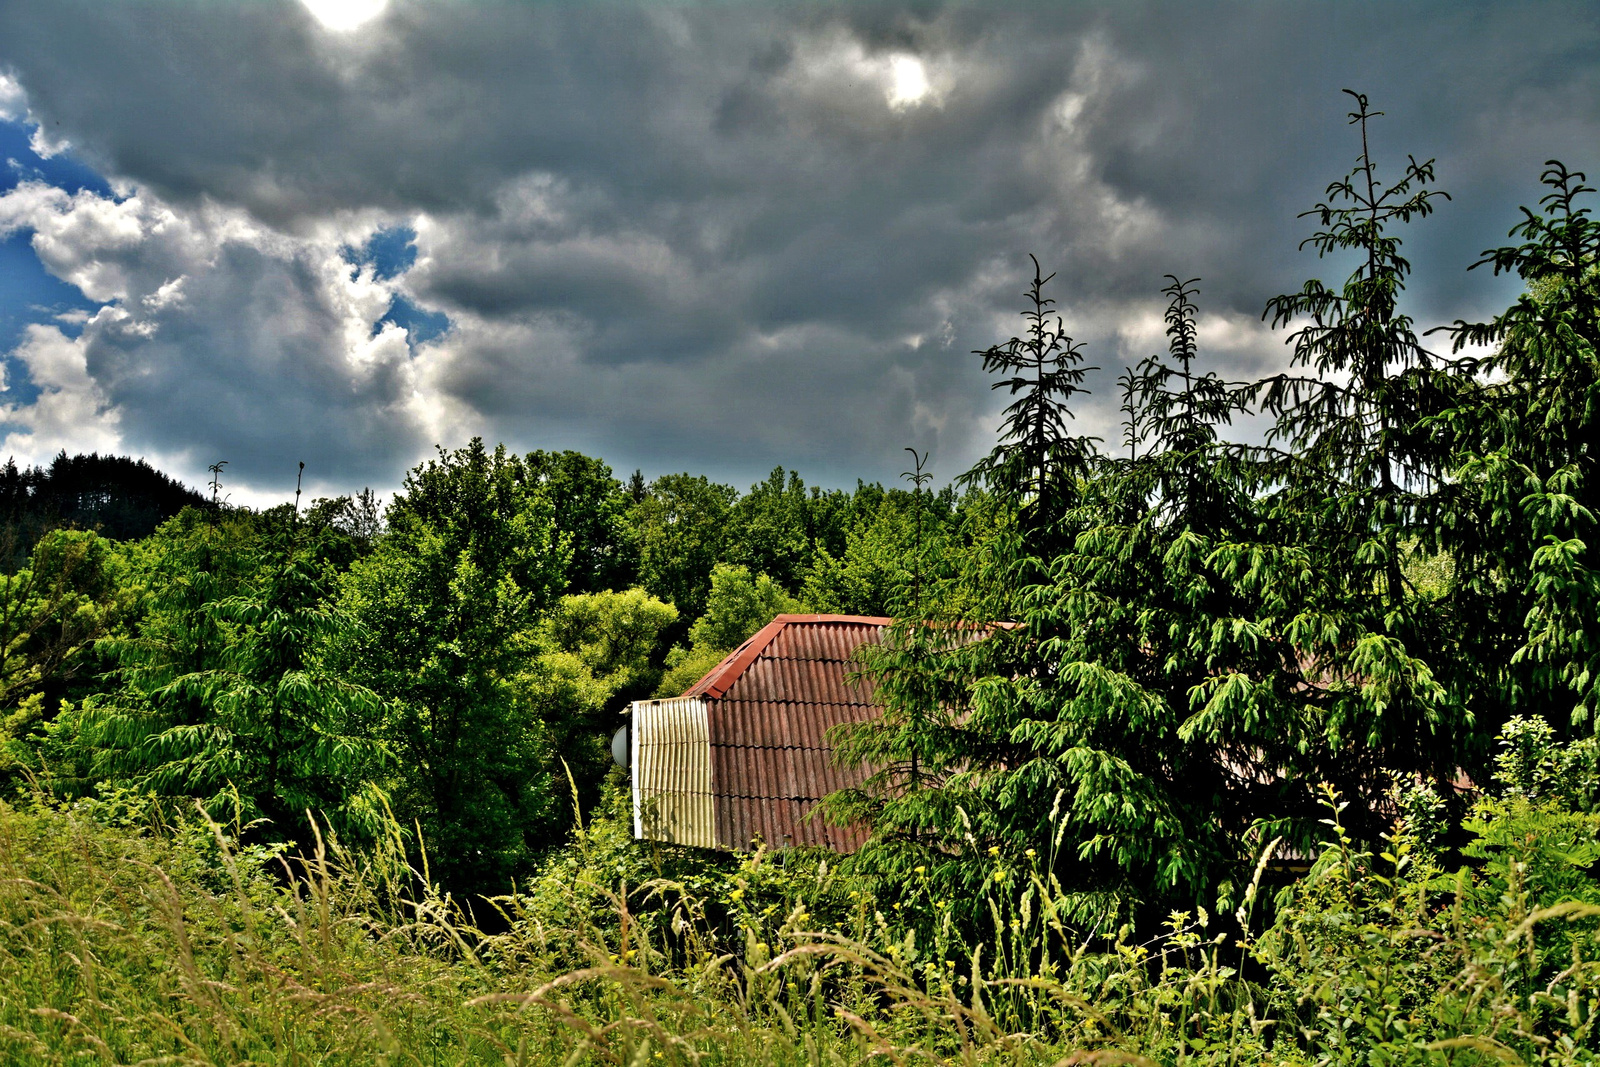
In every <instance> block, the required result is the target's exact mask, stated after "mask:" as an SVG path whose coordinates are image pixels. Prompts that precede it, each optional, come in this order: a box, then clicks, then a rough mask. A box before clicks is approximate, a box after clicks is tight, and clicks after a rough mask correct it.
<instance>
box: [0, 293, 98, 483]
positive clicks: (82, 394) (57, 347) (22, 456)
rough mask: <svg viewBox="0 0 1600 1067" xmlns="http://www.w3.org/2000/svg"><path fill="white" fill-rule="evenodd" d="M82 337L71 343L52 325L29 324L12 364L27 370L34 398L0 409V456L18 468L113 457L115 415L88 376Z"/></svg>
mask: <svg viewBox="0 0 1600 1067" xmlns="http://www.w3.org/2000/svg"><path fill="white" fill-rule="evenodd" d="M86 349H87V344H86V342H85V340H84V338H83V337H81V336H80V337H77V338H71V337H68V336H66V335H65V334H63V333H62V332H61V331H60V330H59V329H57V328H56V327H54V326H45V325H38V324H35V325H32V326H29V327H28V328H27V330H26V331H25V332H24V334H23V339H22V343H21V344H19V345H18V346H17V347H16V348H15V349H13V350H12V352H11V356H12V358H13V359H15V360H17V361H18V362H20V363H21V364H22V365H23V367H25V368H26V369H27V372H28V377H29V378H30V379H32V381H33V384H34V385H35V386H36V387H37V388H38V390H39V395H38V397H37V399H35V400H34V401H33V402H32V403H29V404H20V403H18V404H7V405H4V406H3V407H0V424H3V425H5V426H6V427H8V431H7V433H6V436H5V440H4V441H3V442H0V452H3V453H4V454H6V455H7V456H11V457H14V458H15V459H16V460H17V461H18V463H19V465H21V464H23V463H34V464H39V463H48V462H49V461H50V460H51V459H52V458H53V457H54V456H55V454H56V453H57V452H59V451H60V450H62V449H66V450H67V451H69V452H95V451H99V452H112V453H115V452H119V451H122V435H121V432H120V426H119V423H120V420H119V418H118V415H117V412H116V411H115V410H114V409H113V408H112V407H111V405H110V404H109V403H108V402H107V400H106V397H105V394H104V392H103V391H102V390H101V389H100V387H99V386H98V385H97V384H96V383H95V381H94V379H93V378H92V377H90V375H89V372H88V367H87V360H86Z"/></svg>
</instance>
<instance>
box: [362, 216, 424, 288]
mask: <svg viewBox="0 0 1600 1067" xmlns="http://www.w3.org/2000/svg"><path fill="white" fill-rule="evenodd" d="M345 259H346V260H348V261H349V262H350V263H352V264H354V265H355V266H358V267H360V266H366V265H368V264H371V266H372V272H373V274H375V275H377V277H378V278H379V280H380V281H387V280H388V279H390V278H393V277H396V276H398V275H401V274H404V273H405V272H406V271H408V270H410V269H411V264H413V263H415V262H416V261H417V231H416V230H413V229H412V228H411V227H409V226H396V227H395V228H393V229H390V230H379V231H378V232H377V233H375V234H373V235H372V236H371V237H370V238H368V239H367V243H366V246H365V247H363V248H352V249H347V250H346V252H345Z"/></svg>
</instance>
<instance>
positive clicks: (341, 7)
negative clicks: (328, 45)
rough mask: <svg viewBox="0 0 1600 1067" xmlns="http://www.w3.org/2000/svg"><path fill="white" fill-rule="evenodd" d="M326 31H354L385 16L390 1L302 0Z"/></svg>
mask: <svg viewBox="0 0 1600 1067" xmlns="http://www.w3.org/2000/svg"><path fill="white" fill-rule="evenodd" d="M300 2H301V3H303V4H304V5H305V6H306V10H307V11H310V12H311V14H312V15H313V16H314V17H315V18H316V20H317V21H318V22H320V23H322V25H323V26H324V28H326V29H330V30H334V31H337V32H340V33H343V32H347V31H349V30H354V29H357V28H359V27H360V26H362V25H364V24H365V23H368V22H371V21H372V20H373V19H375V18H377V17H378V16H379V15H381V14H383V11H384V8H386V7H388V6H389V0H300Z"/></svg>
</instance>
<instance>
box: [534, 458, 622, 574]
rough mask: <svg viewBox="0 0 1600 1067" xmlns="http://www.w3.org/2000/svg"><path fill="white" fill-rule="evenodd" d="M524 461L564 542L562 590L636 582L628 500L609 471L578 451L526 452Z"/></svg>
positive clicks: (596, 460) (619, 484)
mask: <svg viewBox="0 0 1600 1067" xmlns="http://www.w3.org/2000/svg"><path fill="white" fill-rule="evenodd" d="M523 462H524V463H525V464H526V465H527V470H528V475H529V477H530V478H531V479H532V480H533V482H534V483H535V484H536V485H538V486H539V487H540V488H541V489H542V490H543V491H544V496H545V498H546V499H547V500H549V501H550V506H551V508H552V510H553V515H552V517H553V520H554V522H555V528H556V529H557V530H559V531H560V532H561V533H562V534H563V535H565V537H566V539H567V551H568V553H569V559H568V562H567V590H568V592H572V593H598V592H603V591H605V590H622V589H626V588H628V587H629V586H631V585H633V584H634V583H635V581H637V574H638V569H639V561H638V551H637V546H636V545H635V544H634V539H633V531H632V530H631V528H630V527H629V525H628V507H629V504H630V501H629V500H628V497H627V495H626V494H625V493H624V492H623V489H622V483H621V482H619V481H617V480H616V479H615V478H613V477H612V476H611V468H610V467H608V466H606V465H605V464H604V463H602V462H601V461H600V460H598V459H592V458H590V457H589V456H585V455H583V454H582V453H581V452H572V451H567V452H545V451H542V450H541V451H537V452H530V453H528V455H527V456H526V457H525V458H524V460H523Z"/></svg>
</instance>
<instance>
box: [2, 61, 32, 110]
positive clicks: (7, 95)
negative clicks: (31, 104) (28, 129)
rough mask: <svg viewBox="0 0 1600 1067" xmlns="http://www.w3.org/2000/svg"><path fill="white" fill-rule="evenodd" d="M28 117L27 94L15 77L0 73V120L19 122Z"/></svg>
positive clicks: (3, 72)
mask: <svg viewBox="0 0 1600 1067" xmlns="http://www.w3.org/2000/svg"><path fill="white" fill-rule="evenodd" d="M27 115H28V94H27V93H25V92H23V89H22V83H21V82H19V81H17V79H16V77H15V75H12V74H8V73H6V72H5V71H0V120H3V121H5V122H21V121H22V120H23V119H25V118H26V117H27Z"/></svg>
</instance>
